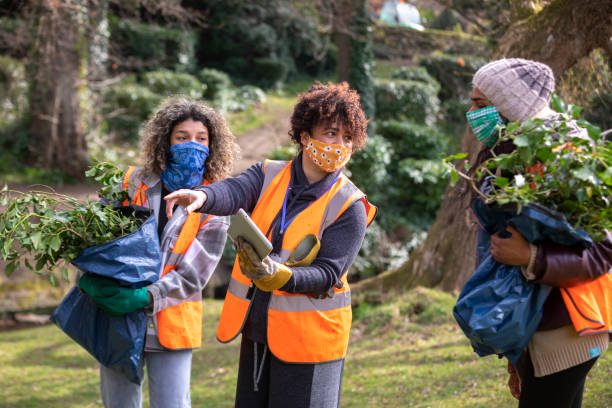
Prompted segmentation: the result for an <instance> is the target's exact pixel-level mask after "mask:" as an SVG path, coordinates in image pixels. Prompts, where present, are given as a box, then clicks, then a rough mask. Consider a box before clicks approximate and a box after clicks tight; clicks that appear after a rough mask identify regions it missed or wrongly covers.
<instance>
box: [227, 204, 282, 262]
mask: <svg viewBox="0 0 612 408" xmlns="http://www.w3.org/2000/svg"><path fill="white" fill-rule="evenodd" d="M227 233H228V235H229V236H230V238H231V239H232V241H236V239H237V238H238V236H241V237H242V238H244V239H245V240H246V241H247V242H248V243H249V244H251V245H252V246H253V248H254V249H255V252H257V255H259V257H260V258H261V259H264V258H265V257H266V256H268V255H269V254H270V252H272V244H271V243H270V241H269V240H268V238H266V236H265V235H264V234H263V233H262V232H261V231H260V230H259V228H257V225H255V222H253V220H252V219H251V217H249V215H248V214H247V213H246V212H245V211H244V210H243V209H242V208H241V209H240V210H238V212H237V213H236V214H234V215H232V216H231V217H230V226H229V229H228V230H227Z"/></svg>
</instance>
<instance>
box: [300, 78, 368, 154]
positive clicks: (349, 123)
mask: <svg viewBox="0 0 612 408" xmlns="http://www.w3.org/2000/svg"><path fill="white" fill-rule="evenodd" d="M336 120H340V121H341V122H342V124H343V126H344V127H345V128H346V131H347V132H348V133H349V134H350V135H351V136H352V139H353V152H355V151H357V150H359V149H361V148H362V147H364V146H365V144H366V140H367V138H368V134H367V132H366V129H367V126H368V120H367V119H366V116H365V113H363V110H362V109H361V104H360V103H359V94H358V93H357V91H355V90H353V89H350V88H349V85H348V84H347V83H346V82H340V83H338V84H334V83H332V82H329V83H328V84H327V85H324V84H322V83H320V82H318V81H317V82H315V83H314V85H312V86H311V87H310V88H309V89H308V90H307V91H306V92H304V93H302V94H300V95H299V96H298V101H297V104H296V105H295V108H294V109H293V114H292V115H291V130H290V131H289V136H291V140H293V142H294V143H296V144H297V145H298V146H299V148H300V149H301V146H302V144H301V143H300V139H301V134H302V132H303V131H305V132H309V133H310V132H311V130H312V128H313V127H315V126H317V125H318V124H320V123H331V122H334V121H336Z"/></svg>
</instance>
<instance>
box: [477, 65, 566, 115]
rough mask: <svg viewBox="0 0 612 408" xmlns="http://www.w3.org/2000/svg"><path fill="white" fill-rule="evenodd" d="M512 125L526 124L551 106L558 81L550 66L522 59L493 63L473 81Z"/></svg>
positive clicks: (479, 72) (479, 71)
mask: <svg viewBox="0 0 612 408" xmlns="http://www.w3.org/2000/svg"><path fill="white" fill-rule="evenodd" d="M472 83H473V85H474V87H475V88H478V89H479V90H480V91H481V92H482V93H483V94H484V95H485V96H486V97H487V98H488V99H489V100H490V101H491V103H493V105H494V106H495V107H496V108H497V110H498V111H499V113H500V114H501V115H502V116H504V117H505V118H507V119H508V120H509V121H512V122H513V121H515V120H518V121H519V122H523V121H524V120H526V119H528V118H530V117H531V116H533V115H534V114H536V113H538V112H539V111H540V110H541V109H542V108H544V107H545V106H548V104H549V102H550V97H551V95H552V92H553V90H554V89H555V77H554V75H553V72H552V70H551V69H550V67H549V66H548V65H545V64H542V63H540V62H536V61H530V60H526V59H521V58H507V59H500V60H497V61H492V62H489V63H488V64H487V65H485V66H483V67H481V68H480V69H479V70H478V71H476V74H474V79H473V81H472Z"/></svg>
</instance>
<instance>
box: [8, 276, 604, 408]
mask: <svg viewBox="0 0 612 408" xmlns="http://www.w3.org/2000/svg"><path fill="white" fill-rule="evenodd" d="M453 304H454V298H453V297H452V296H451V295H448V294H445V293H441V292H437V291H433V290H428V289H422V288H418V289H415V290H412V291H410V292H407V293H405V294H403V295H401V296H398V297H395V298H391V299H389V300H388V301H387V302H385V303H384V304H383V305H380V306H372V305H368V304H364V305H361V306H359V307H358V308H356V310H355V322H354V325H353V329H352V334H351V345H350V348H349V354H348V356H347V360H346V366H345V375H344V382H343V390H342V403H341V406H342V407H449V408H450V407H452V408H459V407H483V408H484V407H487V408H489V407H515V406H516V402H515V400H514V399H513V398H512V397H511V396H510V394H509V392H508V391H507V388H506V386H505V382H506V379H507V375H506V373H505V360H498V359H497V358H496V357H487V358H478V357H477V356H476V355H475V354H474V353H473V352H472V351H471V349H470V347H469V344H468V342H467V340H466V339H465V338H464V337H463V334H462V333H461V332H460V330H459V328H458V327H457V326H456V324H455V323H454V321H453V319H452V317H451V315H450V310H451V308H452V305H453ZM205 311H206V312H205V314H206V315H205V318H204V320H205V321H204V325H205V328H204V332H205V340H204V344H205V346H204V347H203V348H202V349H200V350H198V351H196V352H195V353H194V359H193V372H192V382H191V390H192V395H191V396H192V403H193V406H194V407H215V408H216V407H231V406H233V400H234V389H235V385H236V370H237V359H238V351H239V341H234V342H233V343H230V344H220V343H218V342H217V341H215V340H214V334H215V329H216V324H217V319H218V316H219V313H220V311H221V302H220V301H214V300H206V301H205ZM97 367H98V365H97V363H96V362H95V360H94V359H93V358H91V357H90V356H89V355H88V354H87V353H86V352H85V351H83V350H82V349H81V348H80V347H79V346H78V345H76V344H75V343H74V342H72V341H71V340H70V339H69V338H68V337H67V336H65V335H64V334H63V333H62V332H61V331H60V330H59V329H57V328H56V327H55V326H53V325H47V326H43V327H37V328H30V329H23V330H14V331H6V332H1V333H0V373H2V375H1V376H0V407H6V408H17V407H19V408H27V407H37V408H38V407H45V408H52V407H101V406H102V404H101V401H100V397H99V392H98V368H97ZM611 376H612V357H611V356H610V353H607V354H605V355H604V356H603V357H602V358H601V359H600V361H599V362H598V363H597V365H596V367H595V369H593V370H592V372H591V374H590V375H589V379H588V380H587V386H586V392H585V398H584V403H583V407H584V408H605V407H612V387H610V385H609V379H610V378H611ZM145 387H146V384H145ZM145 395H146V393H145ZM145 406H147V400H146V399H145Z"/></svg>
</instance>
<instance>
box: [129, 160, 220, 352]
mask: <svg viewBox="0 0 612 408" xmlns="http://www.w3.org/2000/svg"><path fill="white" fill-rule="evenodd" d="M133 172H134V166H130V167H129V168H128V170H127V172H126V173H125V176H124V178H123V190H126V191H128V194H129V196H130V197H133V198H132V204H135V205H138V206H141V207H149V202H148V200H147V194H146V192H147V190H148V188H149V187H148V186H147V185H146V184H145V183H144V182H143V181H142V180H140V179H139V178H138V177H132V176H133ZM130 182H132V183H130ZM136 182H137V183H138V187H136ZM127 204H129V203H128V202H124V205H127ZM211 218H212V215H207V214H201V213H196V212H193V213H191V214H189V215H188V216H187V218H186V219H185V223H184V224H183V227H182V228H181V232H180V233H179V236H178V238H177V239H176V242H175V243H174V247H173V248H172V250H171V252H170V254H169V255H168V257H167V259H166V262H165V265H164V268H163V270H162V272H161V276H162V277H163V276H164V275H166V274H168V273H170V272H171V271H173V270H175V269H176V267H177V265H178V263H179V261H180V260H181V258H182V257H183V256H184V255H185V253H186V252H187V250H188V249H189V247H190V246H191V243H192V242H193V240H194V239H195V238H196V235H197V234H198V231H199V230H200V229H202V228H203V227H204V225H206V223H207V222H208V221H209V220H210V219H211ZM157 336H158V339H159V343H160V344H161V345H162V346H164V347H166V348H169V349H191V348H196V347H200V346H201V345H202V301H201V299H197V300H193V301H190V300H187V301H185V302H182V303H179V304H178V305H175V306H171V307H168V308H166V309H163V310H161V311H160V312H159V313H157Z"/></svg>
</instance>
